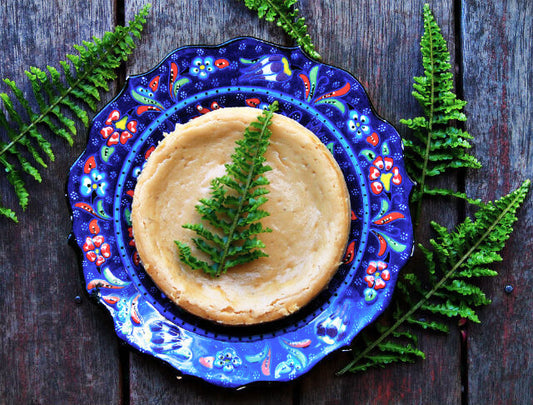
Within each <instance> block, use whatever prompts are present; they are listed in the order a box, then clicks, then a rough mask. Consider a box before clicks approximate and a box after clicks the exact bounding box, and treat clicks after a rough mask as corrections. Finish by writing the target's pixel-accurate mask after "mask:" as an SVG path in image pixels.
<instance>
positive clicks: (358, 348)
mask: <svg viewBox="0 0 533 405" xmlns="http://www.w3.org/2000/svg"><path fill="white" fill-rule="evenodd" d="M529 186H530V181H529V180H526V181H525V182H524V183H523V184H522V185H521V186H520V187H519V188H518V189H516V190H515V191H513V192H511V193H510V194H508V195H506V196H504V197H502V198H501V199H499V200H497V201H495V202H489V203H486V204H481V208H480V209H479V210H478V211H477V212H476V214H475V220H471V219H470V218H467V219H466V220H465V221H464V222H463V223H461V224H460V225H459V226H457V228H456V229H455V231H453V232H449V231H448V230H447V229H446V228H445V227H443V226H441V225H439V224H437V223H435V222H433V223H432V225H433V228H434V229H435V231H436V233H437V235H438V236H437V238H436V239H434V240H431V241H430V243H431V249H426V248H424V247H422V246H420V248H421V249H422V250H423V252H424V257H425V264H426V269H427V274H426V275H427V280H425V281H424V282H421V281H420V275H417V274H414V273H408V274H405V275H403V276H402V277H401V278H400V279H399V281H398V285H397V291H396V296H395V302H396V305H397V306H398V308H399V310H397V311H395V312H394V314H393V315H392V319H393V320H392V322H391V324H390V325H389V326H387V327H384V326H383V325H379V324H378V325H375V326H371V327H369V328H367V329H366V330H364V331H363V332H362V334H361V337H360V339H361V340H362V342H363V344H360V343H358V342H360V341H356V342H354V343H353V344H352V351H353V354H354V359H353V360H352V361H351V362H350V363H349V364H348V365H347V366H346V367H345V368H344V369H342V370H341V371H340V373H341V374H342V373H345V372H347V371H351V372H356V371H363V370H366V369H367V368H369V367H372V366H380V367H384V366H385V365H387V364H389V363H393V362H409V361H414V359H416V358H417V357H424V354H423V352H421V351H420V350H418V349H416V339H415V337H414V335H413V333H412V331H411V329H410V328H412V327H421V328H423V329H430V330H435V331H441V332H446V331H447V330H448V327H447V325H446V323H445V322H444V321H443V319H446V318H456V319H457V318H464V319H468V320H470V321H472V322H479V318H478V316H477V313H476V308H477V307H479V306H480V305H486V304H489V303H490V300H489V299H488V298H487V296H486V295H485V293H484V292H483V291H482V290H481V288H479V287H478V286H476V285H475V284H473V283H472V281H471V280H472V279H473V278H477V277H486V276H494V275H496V274H497V273H496V272H495V271H494V270H491V269H488V268H487V266H488V265H490V264H492V263H494V262H497V261H501V260H502V258H501V256H500V252H501V251H502V249H503V248H504V246H505V242H506V241H507V239H508V238H509V235H510V234H511V232H512V231H513V224H514V222H515V221H516V220H517V217H516V211H517V210H518V208H519V207H520V205H521V204H522V202H523V201H524V199H525V197H526V194H527V192H528V189H529ZM364 342H366V343H367V344H364Z"/></svg>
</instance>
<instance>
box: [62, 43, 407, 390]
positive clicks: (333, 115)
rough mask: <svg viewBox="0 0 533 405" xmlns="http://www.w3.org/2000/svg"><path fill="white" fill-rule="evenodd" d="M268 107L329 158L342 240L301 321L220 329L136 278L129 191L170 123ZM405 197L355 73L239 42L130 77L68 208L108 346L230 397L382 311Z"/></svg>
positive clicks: (283, 375)
mask: <svg viewBox="0 0 533 405" xmlns="http://www.w3.org/2000/svg"><path fill="white" fill-rule="evenodd" d="M274 100H278V101H279V104H280V112H281V113H282V114H284V115H286V116H288V117H290V118H292V119H294V120H296V121H298V122H299V123H301V124H302V125H304V126H305V127H307V128H309V129H310V130H311V131H312V132H314V133H315V134H316V135H317V136H318V137H319V138H320V139H321V140H322V142H324V144H325V145H326V146H327V147H328V148H329V150H330V151H331V153H332V154H333V155H334V157H335V159H336V160H337V161H338V163H339V166H340V167H341V169H342V171H343V173H344V176H345V179H346V182H347V184H348V188H349V190H350V197H351V204H352V213H351V216H352V226H351V233H350V239H349V241H348V247H347V251H346V254H345V259H344V263H343V264H342V266H341V267H340V268H339V271H338V272H337V274H336V276H335V277H334V279H333V280H332V281H331V282H330V284H329V287H328V289H327V290H325V291H323V292H322V293H321V294H320V295H319V296H318V297H317V298H316V299H314V300H313V301H312V302H311V303H310V304H308V305H307V306H306V307H305V308H303V309H302V310H300V311H299V312H298V313H296V314H294V315H292V316H290V317H288V318H286V319H283V320H280V321H276V322H271V323H268V324H263V325H260V326H253V327H252V326H250V327H228V326H221V325H217V324H214V323H211V322H208V321H205V320H203V319H200V318H197V317H195V316H193V315H191V314H189V313H187V312H185V311H183V310H182V309H180V308H179V307H177V306H176V305H174V304H173V303H172V302H171V301H170V300H169V299H167V298H166V297H165V295H164V294H163V293H162V292H161V291H160V290H159V289H158V288H157V287H156V286H155V285H154V283H153V282H152V280H151V279H150V277H149V276H148V275H147V274H146V273H145V272H144V270H143V268H142V266H141V265H140V263H139V257H138V254H137V252H136V250H135V241H134V239H133V237H132V229H131V222H130V212H131V203H132V196H133V191H134V189H135V184H136V181H137V176H138V175H139V173H140V172H141V170H142V167H143V165H144V163H145V162H146V159H147V157H148V156H149V155H150V153H151V151H152V150H153V149H154V148H155V146H156V145H157V143H158V142H159V140H161V138H162V137H163V134H164V133H165V132H169V131H172V130H173V129H174V126H175V124H176V123H184V122H187V121H189V120H190V119H192V118H194V117H197V116H199V115H201V114H205V113H206V112H208V111H210V110H212V109H216V108H224V107H230V106H252V107H257V108H263V107H264V106H265V105H267V104H270V103H272V102H273V101H274ZM411 187H412V182H411V181H410V180H409V178H408V176H407V174H406V172H405V169H404V162H403V156H402V143H401V139H400V136H399V135H398V133H397V132H396V131H395V130H394V128H393V127H392V126H391V125H390V124H388V123H387V122H385V121H384V120H382V119H381V118H379V117H378V116H377V115H376V114H375V113H374V112H373V110H372V106H371V104H370V102H369V100H368V97H367V95H366V93H365V90H364V89H363V87H362V86H361V84H360V83H359V82H358V81H357V80H356V79H355V78H354V77H352V76H351V75H350V74H349V73H347V72H345V71H343V70H341V69H338V68H335V67H332V66H328V65H325V64H322V63H319V62H317V61H314V60H311V59H309V58H308V57H307V56H306V55H305V54H304V53H303V52H302V51H301V50H300V49H299V48H284V47H280V46H277V45H273V44H270V43H266V42H263V41H259V40H257V39H253V38H237V39H234V40H232V41H229V42H227V43H224V44H222V45H220V46H189V47H184V48H180V49H177V50H175V51H174V52H172V53H171V54H169V55H168V56H167V57H166V58H165V59H164V60H163V61H162V62H161V63H160V64H159V65H158V66H156V67H155V68H154V69H152V70H151V71H149V72H147V73H144V74H141V75H138V76H133V77H130V78H129V79H128V81H127V83H126V86H125V88H124V89H123V90H122V92H121V93H120V94H119V95H118V96H117V97H116V98H115V99H114V100H113V101H112V102H111V103H109V104H108V105H107V106H106V107H105V108H104V109H103V110H102V111H100V113H99V114H98V115H97V116H96V117H95V118H94V121H93V123H92V127H91V131H90V136H89V141H88V145H87V149H86V150H85V152H84V153H83V154H82V155H81V156H80V157H79V159H78V160H77V161H76V163H75V164H74V165H73V166H72V168H71V171H70V176H69V181H68V198H69V201H70V204H71V208H72V221H73V238H74V239H75V242H76V244H77V245H78V246H79V248H80V250H81V254H82V266H83V274H84V277H85V282H86V288H87V291H88V292H89V293H90V294H91V295H92V296H94V297H96V298H97V300H98V301H99V302H100V303H101V304H103V305H104V306H105V307H106V308H107V309H108V310H109V312H110V314H111V316H112V317H113V320H114V324H115V329H116V333H117V334H118V336H119V337H120V338H121V339H123V340H125V341H126V342H128V343H129V344H130V345H131V346H133V347H134V348H136V349H138V350H140V351H141V352H145V353H148V354H151V355H152V356H155V357H157V358H159V359H162V360H164V361H166V362H168V363H170V364H171V365H172V366H173V367H175V368H176V369H177V370H179V371H180V372H182V373H184V374H189V375H193V376H197V377H200V378H202V379H204V380H206V381H209V382H211V383H214V384H217V385H221V386H226V387H237V386H241V385H244V384H248V383H252V382H255V381H288V380H292V379H294V378H296V377H298V376H301V375H302V374H304V373H306V372H307V371H308V370H310V369H311V367H313V366H314V365H315V364H316V363H317V362H318V361H320V360H321V359H322V358H324V357H325V356H326V355H327V354H328V353H330V352H332V351H334V350H336V349H339V348H341V347H343V346H346V345H348V344H349V343H350V341H351V340H352V339H353V338H354V337H355V335H356V334H357V333H358V332H359V331H360V330H361V329H362V328H363V327H365V326H366V325H368V324H369V323H370V322H372V321H373V320H374V319H375V318H376V317H377V316H378V315H379V314H380V313H381V312H383V310H384V309H385V307H386V306H387V305H388V303H389V301H390V299H391V296H392V291H393V288H394V284H395V282H396V278H397V276H398V272H399V270H400V268H401V267H402V266H403V265H404V264H405V262H406V261H407V259H408V258H409V256H410V254H411V249H412V244H413V237H412V226H411V217H410V214H409V210H408V198H409V193H410V190H411Z"/></svg>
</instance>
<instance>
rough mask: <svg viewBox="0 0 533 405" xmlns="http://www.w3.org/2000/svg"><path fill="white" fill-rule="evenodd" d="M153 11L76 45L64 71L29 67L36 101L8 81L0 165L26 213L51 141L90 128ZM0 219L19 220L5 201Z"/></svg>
mask: <svg viewBox="0 0 533 405" xmlns="http://www.w3.org/2000/svg"><path fill="white" fill-rule="evenodd" d="M149 8H150V5H146V6H145V7H144V8H143V9H142V10H141V11H140V12H139V13H138V14H137V15H136V16H135V18H134V19H133V20H132V21H130V23H129V25H128V26H126V27H123V26H117V27H116V29H115V30H114V31H113V32H106V33H105V34H104V36H103V37H102V38H101V39H99V38H94V42H89V41H84V42H83V45H75V46H74V49H75V50H76V51H77V52H78V54H70V55H67V58H68V61H61V62H59V63H60V65H61V68H60V69H56V68H54V67H52V66H47V67H46V70H42V69H39V68H37V67H30V68H29V70H27V71H26V76H27V77H28V79H29V81H30V84H31V88H32V91H33V100H29V99H27V98H26V97H25V96H24V93H23V91H22V90H21V89H20V88H19V87H18V86H17V84H16V83H15V82H14V81H12V80H9V79H4V80H3V81H4V83H6V84H7V86H8V87H9V89H10V90H11V92H12V93H13V95H14V98H12V96H9V95H8V94H6V93H0V99H1V100H2V103H3V107H4V110H2V109H0V130H1V131H0V167H3V169H4V172H5V173H6V177H7V180H8V181H9V183H11V185H12V187H13V190H14V192H15V195H16V197H17V199H18V202H19V205H20V206H21V208H22V209H23V210H24V209H25V208H26V207H27V205H28V200H29V193H28V191H27V188H26V182H25V178H24V177H25V176H26V175H29V176H30V177H32V178H33V179H35V180H36V181H38V182H41V181H42V177H41V170H42V168H46V167H47V163H46V161H47V160H48V161H54V159H55V156H54V153H53V151H52V145H51V143H50V141H49V140H48V139H47V138H49V137H50V135H55V136H58V137H60V138H63V139H65V140H66V141H67V143H68V144H69V145H72V144H73V142H74V140H73V136H74V135H76V123H77V122H81V123H83V124H84V125H85V126H86V127H87V126H88V125H89V116H88V114H87V112H86V110H87V109H90V110H92V111H96V109H97V107H98V102H99V101H100V94H101V92H102V91H108V90H109V88H108V83H109V82H110V81H112V80H115V79H116V78H117V74H116V71H115V70H116V69H117V68H118V67H119V66H120V65H121V63H122V62H123V61H125V60H127V58H128V55H129V54H131V52H132V51H133V49H134V48H135V43H134V38H140V35H141V31H142V29H143V25H144V23H145V22H146V16H147V15H148V11H149ZM32 105H35V106H32ZM4 111H5V112H4ZM39 166H40V167H39ZM0 215H3V216H5V217H7V218H10V219H12V220H13V221H15V222H18V218H17V215H16V213H15V211H14V210H13V209H11V208H8V207H5V206H3V205H2V203H1V202H0Z"/></svg>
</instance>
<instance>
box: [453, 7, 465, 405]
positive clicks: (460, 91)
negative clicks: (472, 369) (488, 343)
mask: <svg viewBox="0 0 533 405" xmlns="http://www.w3.org/2000/svg"><path fill="white" fill-rule="evenodd" d="M462 14H463V2H462V0H454V2H453V20H454V44H455V64H454V70H455V71H454V72H453V73H454V77H455V92H456V94H457V98H459V99H461V100H464V83H463V74H464V68H463V19H462ZM458 127H459V128H460V129H462V130H465V124H464V122H458ZM465 176H466V170H465V169H460V170H459V172H458V173H457V189H458V190H459V191H461V192H463V193H464V192H465V191H466V182H465ZM456 209H457V218H458V221H459V222H463V221H464V220H465V218H466V202H465V201H464V200H462V199H457V203H456ZM466 329H467V328H466V324H463V325H459V339H460V344H461V354H460V358H459V361H460V363H459V364H460V367H461V370H460V376H461V405H468V334H467V331H466Z"/></svg>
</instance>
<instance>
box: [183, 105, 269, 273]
mask: <svg viewBox="0 0 533 405" xmlns="http://www.w3.org/2000/svg"><path fill="white" fill-rule="evenodd" d="M277 109H278V103H277V102H274V103H273V104H272V105H271V106H270V107H269V108H268V109H265V110H263V112H262V114H261V115H259V116H258V117H257V121H254V122H252V123H251V124H250V125H249V126H248V127H247V128H246V130H245V131H244V137H243V139H240V140H238V141H236V147H235V151H234V153H233V155H232V156H231V158H232V162H231V163H228V164H226V175H224V176H222V177H217V178H215V179H213V180H212V181H211V197H210V198H203V199H201V200H200V204H198V205H197V206H196V210H197V211H198V213H200V215H201V217H202V219H203V220H204V221H205V222H207V223H209V224H210V228H211V229H214V230H216V232H215V233H214V232H212V231H211V230H210V229H208V228H207V227H205V226H204V225H203V224H185V225H183V227H184V228H186V229H190V230H192V231H194V232H195V233H196V234H197V235H198V237H197V238H193V239H192V241H193V243H194V244H195V246H196V248H197V249H198V250H200V251H202V252H203V253H205V254H206V255H207V256H209V257H210V259H211V263H208V262H206V261H204V260H201V259H199V258H197V257H195V256H193V255H192V250H191V248H190V247H189V246H188V245H187V244H186V243H183V242H181V241H175V243H176V245H177V246H178V249H179V256H180V259H181V261H182V262H183V263H185V264H186V265H188V266H189V267H191V268H192V269H193V270H196V269H201V270H203V271H204V272H205V273H206V274H209V275H211V276H213V277H215V276H219V275H220V274H223V273H225V272H226V271H227V270H228V269H230V268H231V267H234V266H238V265H240V264H244V263H248V262H250V261H253V260H255V259H258V258H260V257H266V256H267V254H266V253H264V252H263V250H262V249H263V248H264V247H265V245H264V243H263V242H261V241H260V240H259V239H258V238H257V235H258V234H260V233H264V232H271V230H270V229H268V228H264V227H263V226H262V224H261V222H259V221H260V220H261V219H263V218H264V217H266V216H268V215H269V214H268V213H267V212H266V211H264V210H262V209H261V208H260V207H261V206H262V205H263V204H264V203H265V202H266V201H267V198H266V197H265V195H266V194H268V192H269V191H268V190H267V189H266V188H265V187H264V186H266V185H268V184H269V182H268V179H267V178H266V177H265V176H264V173H266V172H267V171H269V170H271V168H270V167H269V166H268V165H265V157H264V154H265V152H266V150H267V147H268V145H269V139H270V135H271V131H270V129H269V127H270V124H271V122H272V117H273V114H274V112H275V111H277Z"/></svg>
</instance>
